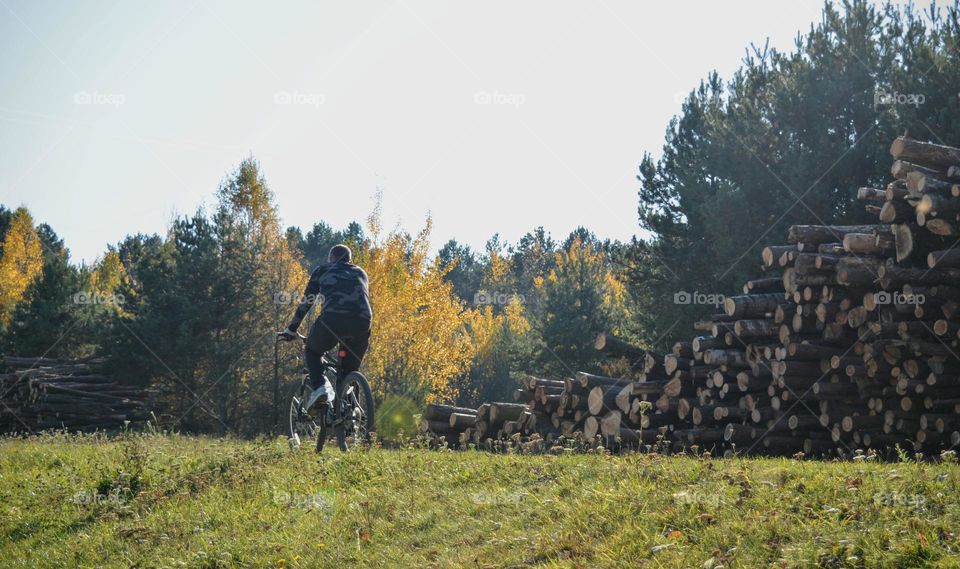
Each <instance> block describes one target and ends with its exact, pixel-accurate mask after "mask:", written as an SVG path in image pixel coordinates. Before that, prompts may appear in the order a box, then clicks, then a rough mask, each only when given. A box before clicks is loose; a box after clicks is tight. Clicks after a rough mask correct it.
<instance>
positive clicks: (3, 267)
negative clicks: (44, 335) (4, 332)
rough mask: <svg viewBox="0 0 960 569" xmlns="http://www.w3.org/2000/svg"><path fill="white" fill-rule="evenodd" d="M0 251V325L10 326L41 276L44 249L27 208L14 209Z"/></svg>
mask: <svg viewBox="0 0 960 569" xmlns="http://www.w3.org/2000/svg"><path fill="white" fill-rule="evenodd" d="M0 246H2V249H0V325H3V326H6V325H8V324H9V323H10V318H11V317H12V316H13V311H14V309H15V308H16V306H17V304H18V303H20V301H22V300H23V299H24V295H25V294H26V292H27V288H28V287H29V286H30V284H31V283H33V281H34V280H35V279H36V278H38V277H39V276H40V274H41V273H42V272H43V247H42V246H41V244H40V236H39V235H38V234H37V231H36V229H34V227H33V217H31V215H30V212H29V211H27V209H26V208H24V207H21V208H17V210H16V211H15V212H13V216H12V217H11V219H10V226H9V227H8V228H7V232H6V234H5V235H3V242H2V245H0Z"/></svg>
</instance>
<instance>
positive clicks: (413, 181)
mask: <svg viewBox="0 0 960 569" xmlns="http://www.w3.org/2000/svg"><path fill="white" fill-rule="evenodd" d="M821 9H822V4H821V2H820V1H819V0H796V1H791V2H772V1H743V2H709V1H703V2H689V1H687V2H683V1H670V2H637V1H624V2H621V1H616V0H600V1H596V2H593V1H578V2H572V1H555V0H542V1H530V2H526V1H525V2H517V1H509V2H507V1H486V2H473V3H465V2H449V1H435V2H434V1H429V2H428V1H419V0H394V1H386V2H360V1H351V2H338V3H331V2H292V1H290V2H287V1H284V2H258V3H253V2H239V1H229V0H223V1H219V0H197V1H191V0H185V1H182V2H180V1H150V2H143V1H133V0H114V1H110V2H107V1H103V2H93V1H88V2H66V1H62V2H53V1H37V0H0V77H2V84H3V88H2V89H0V203H3V204H5V205H7V206H8V207H17V206H19V205H25V206H27V207H28V208H29V209H30V210H31V212H32V213H33V215H34V218H35V219H36V220H37V221H38V222H40V221H43V222H47V223H49V224H50V225H51V226H52V227H53V228H54V230H56V231H57V232H58V233H59V234H60V236H61V237H63V238H65V240H66V243H67V246H68V247H69V248H70V250H71V252H72V260H73V261H74V262H80V261H81V260H85V261H87V262H91V261H93V260H94V259H95V258H96V257H97V256H99V255H100V254H102V252H103V251H104V249H105V247H106V245H107V244H108V243H116V242H118V241H119V240H121V239H122V238H123V237H124V236H125V235H127V234H134V233H137V232H145V233H154V232H160V233H163V232H164V231H165V229H166V227H167V225H168V224H169V222H170V220H171V219H172V218H173V217H174V216H176V215H182V214H189V213H192V212H193V211H195V210H196V208H197V207H198V206H201V205H204V204H206V205H209V204H211V203H213V193H214V191H215V190H216V188H217V185H218V183H219V182H220V180H221V179H222V178H223V176H224V174H225V173H226V172H228V171H229V170H231V169H233V168H234V167H235V166H236V165H237V164H238V163H239V162H240V161H241V160H242V159H243V158H244V157H246V156H248V155H250V154H252V155H253V156H255V157H256V158H257V159H259V160H260V162H261V164H262V167H263V171H264V173H265V175H266V178H267V181H268V183H269V184H270V186H271V188H272V190H273V191H274V193H275V195H276V199H277V203H278V206H279V211H280V214H281V216H282V217H283V222H284V225H299V226H301V227H302V228H304V230H305V231H306V230H307V229H309V228H310V227H311V226H312V225H313V223H314V222H316V221H318V220H325V221H326V222H328V223H329V224H331V225H332V226H334V227H335V228H340V227H343V226H345V225H346V224H347V223H349V222H350V221H352V220H359V221H363V220H364V219H365V218H366V216H367V214H368V213H369V211H370V210H371V207H372V205H373V196H374V195H375V193H376V192H377V189H378V188H380V189H381V190H382V192H383V200H384V201H383V206H384V220H385V222H386V225H387V226H388V227H392V226H399V227H403V228H405V229H407V230H410V231H415V230H417V229H419V228H420V227H422V225H423V223H424V220H425V218H426V216H427V215H428V214H432V216H433V220H434V233H433V245H434V249H436V248H438V247H439V246H440V245H442V244H443V243H444V242H445V241H446V240H448V239H450V238H456V239H458V240H459V241H461V242H464V243H467V244H469V245H471V246H473V247H476V248H482V247H483V244H484V243H485V242H486V240H487V239H488V238H489V237H490V236H491V235H493V234H494V233H500V235H501V237H502V238H503V239H505V240H507V241H509V242H511V243H512V242H516V240H517V239H518V238H519V237H520V236H522V235H523V234H524V233H526V232H527V231H529V230H531V229H532V228H534V227H536V226H538V225H543V226H544V227H545V228H546V229H547V230H548V231H550V232H551V233H552V234H553V236H554V237H556V238H562V237H564V236H566V234H567V233H568V232H569V231H571V230H572V229H574V228H575V227H577V226H578V225H582V226H585V227H587V228H589V229H590V230H592V231H594V232H595V233H596V234H597V235H598V236H600V237H601V238H607V237H609V238H614V239H629V238H630V237H631V236H633V235H634V234H636V233H637V232H638V231H639V227H638V224H637V214H636V209H637V198H636V191H637V188H638V183H637V181H636V179H635V175H636V172H637V165H638V164H639V162H640V160H641V158H642V156H643V153H644V151H649V152H653V153H654V155H659V153H660V148H661V146H662V143H663V136H664V131H665V128H666V126H667V123H668V121H669V120H670V117H671V116H673V115H674V114H676V113H678V112H679V110H680V101H681V100H682V98H683V96H684V95H685V94H686V93H687V92H689V91H690V89H692V88H694V87H695V86H696V85H697V84H698V83H699V81H700V80H701V79H702V78H704V77H705V76H706V75H707V74H708V73H709V72H710V71H711V70H714V69H716V70H717V71H719V72H720V73H721V75H722V76H723V77H725V78H726V77H729V76H730V75H731V74H732V73H733V71H734V70H735V69H736V68H737V67H738V66H739V65H740V62H741V59H742V57H743V55H744V49H745V48H746V47H747V46H748V45H749V44H750V43H751V42H754V43H759V44H762V43H763V42H764V41H766V40H767V38H769V40H770V43H771V45H772V46H776V47H778V48H784V49H791V48H792V46H793V41H794V38H795V37H796V35H797V32H798V31H803V32H805V31H807V30H808V29H809V26H810V24H811V22H813V21H817V20H819V18H820V13H821Z"/></svg>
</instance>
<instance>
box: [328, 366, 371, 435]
mask: <svg viewBox="0 0 960 569" xmlns="http://www.w3.org/2000/svg"><path fill="white" fill-rule="evenodd" d="M337 405H339V406H340V417H339V422H338V423H337V426H336V434H337V445H338V446H339V447H340V450H342V451H347V450H350V448H352V447H354V446H356V445H358V444H362V443H365V442H367V441H369V440H370V433H371V432H372V431H373V425H374V405H373V392H372V391H371V390H370V384H369V383H368V382H367V378H365V377H363V374H361V373H360V372H358V371H354V372H350V373H349V374H348V375H347V377H345V378H343V380H342V381H341V382H340V386H339V388H338V389H337Z"/></svg>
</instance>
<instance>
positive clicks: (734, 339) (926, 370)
mask: <svg viewBox="0 0 960 569" xmlns="http://www.w3.org/2000/svg"><path fill="white" fill-rule="evenodd" d="M891 154H892V155H893V157H894V159H895V162H894V164H893V167H892V174H893V181H891V182H890V183H889V184H888V185H887V187H885V188H861V189H860V190H859V191H858V193H857V197H858V199H859V200H860V201H861V202H862V203H863V205H864V207H865V209H866V211H867V212H868V213H870V214H872V215H875V216H876V217H877V222H876V223H872V224H867V225H848V226H823V225H796V226H793V227H791V228H790V231H789V236H788V241H789V243H788V244H786V245H777V246H770V247H766V248H765V249H763V251H762V254H761V257H762V264H761V266H762V269H763V270H764V271H766V272H768V273H773V272H779V273H780V274H779V275H777V276H773V275H770V276H766V277H765V278H758V279H755V280H751V281H749V282H747V283H746V284H745V285H744V287H743V294H742V295H738V296H731V297H726V298H724V299H723V304H722V313H720V314H716V315H714V316H713V317H711V318H710V319H709V320H707V321H703V322H698V323H697V325H696V328H697V329H698V330H700V331H701V332H703V335H701V336H698V337H696V338H694V339H693V340H692V341H690V342H678V343H677V344H675V345H674V346H673V347H672V349H671V350H670V353H668V354H665V355H658V354H655V353H652V352H647V351H644V350H642V349H639V348H636V347H634V346H631V345H630V344H628V343H626V342H624V341H622V340H619V339H617V338H615V337H612V336H610V335H605V334H601V335H600V336H599V337H598V338H597V339H596V344H595V346H596V347H597V349H600V350H603V351H604V352H606V353H607V354H609V355H611V356H614V357H618V358H626V359H627V361H628V362H629V364H630V367H631V369H632V370H634V372H635V374H634V375H635V376H636V377H635V378H634V379H630V380H628V379H618V378H610V377H601V376H596V375H591V374H587V373H578V374H577V375H576V377H574V378H567V379H563V380H554V379H542V378H529V380H528V381H527V382H526V383H525V384H524V385H523V386H522V389H519V390H518V391H517V393H516V400H517V401H518V402H519V403H521V404H522V405H517V404H511V403H490V404H485V405H482V406H481V407H480V408H479V409H477V410H475V411H474V410H470V409H456V410H454V411H451V412H449V413H447V414H446V415H443V413H446V411H444V412H441V413H440V415H441V416H443V418H446V419H447V421H446V422H443V426H442V429H441V428H440V425H434V423H433V422H429V424H424V425H422V429H423V430H431V431H435V432H438V433H442V434H444V435H446V436H447V437H448V440H450V442H452V443H457V442H459V443H468V442H474V443H477V442H481V441H484V440H487V439H496V438H510V437H514V436H515V435H520V436H521V437H528V436H532V435H534V434H537V435H539V436H541V437H544V438H548V439H549V438H560V437H582V438H586V439H596V437H598V435H599V437H600V439H599V440H601V441H602V442H604V443H605V444H608V445H616V446H618V447H624V446H639V445H642V444H651V443H653V442H655V441H657V440H668V441H670V443H672V445H673V446H674V447H676V448H683V447H693V446H697V447H700V448H704V449H718V450H723V451H724V452H731V451H733V450H735V449H737V450H741V451H743V452H748V453H752V454H776V455H790V454H794V453H797V452H800V451H802V452H804V453H806V454H809V455H827V454H840V455H849V454H851V453H852V452H853V451H854V450H855V449H877V450H882V449H886V450H889V449H892V448H894V447H900V448H903V449H905V450H912V451H919V452H924V453H935V452H938V451H940V450H943V449H946V448H950V447H953V446H955V445H958V444H960V357H958V355H957V354H960V348H958V338H960V248H954V246H955V245H957V244H958V243H960V149H957V148H952V147H947V146H941V145H937V144H932V143H927V142H920V141H915V140H911V139H907V138H898V139H897V140H895V141H894V143H893V145H892V146H891ZM718 308H720V307H719V306H718ZM718 312H719V310H718ZM430 413H437V411H435V410H430V409H428V411H427V414H430ZM425 416H426V415H425ZM658 437H659V439H658Z"/></svg>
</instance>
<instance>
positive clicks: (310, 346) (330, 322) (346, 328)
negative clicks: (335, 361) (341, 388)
mask: <svg viewBox="0 0 960 569" xmlns="http://www.w3.org/2000/svg"><path fill="white" fill-rule="evenodd" d="M351 261H352V254H351V252H350V248H349V247H347V246H346V245H342V244H341V245H334V246H333V247H331V248H330V254H329V255H328V256H327V263H326V264H322V265H320V266H318V267H317V268H316V269H314V271H313V273H312V274H311V275H310V281H309V282H308V283H307V288H306V290H305V291H304V293H303V297H302V299H301V301H300V306H298V307H297V311H296V312H295V313H294V315H293V319H292V320H290V324H289V325H288V326H287V328H286V329H285V330H283V331H282V332H278V333H277V336H278V337H279V338H280V339H282V340H294V339H296V338H297V328H299V327H300V322H301V321H303V318H304V317H305V316H306V315H307V312H309V311H310V308H311V307H312V306H313V304H314V303H315V302H316V301H317V300H319V301H320V304H321V306H320V315H319V316H318V317H317V319H316V321H315V322H314V323H313V327H312V328H310V333H309V334H308V335H307V345H306V357H305V359H306V362H307V370H308V372H309V374H310V388H311V389H313V391H312V392H311V393H310V397H309V398H308V399H307V402H306V405H305V406H304V409H309V408H311V407H313V406H314V405H315V404H317V403H323V402H333V399H334V388H335V386H332V385H330V382H329V381H328V380H327V378H326V377H324V375H323V371H324V365H323V360H322V356H323V354H324V353H326V352H328V351H329V350H331V349H332V348H334V347H335V346H336V345H337V344H338V343H339V344H341V345H343V348H344V350H345V351H346V356H345V357H343V358H342V359H341V363H340V365H341V368H342V370H343V377H346V376H347V375H348V374H349V373H350V372H353V371H357V370H359V369H360V364H361V362H363V356H364V354H366V353H367V347H368V346H369V344H370V323H371V321H372V320H373V311H372V310H371V309H370V289H369V286H368V283H367V273H365V272H364V270H363V269H361V268H360V267H358V266H356V265H354V264H353V263H351Z"/></svg>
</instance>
